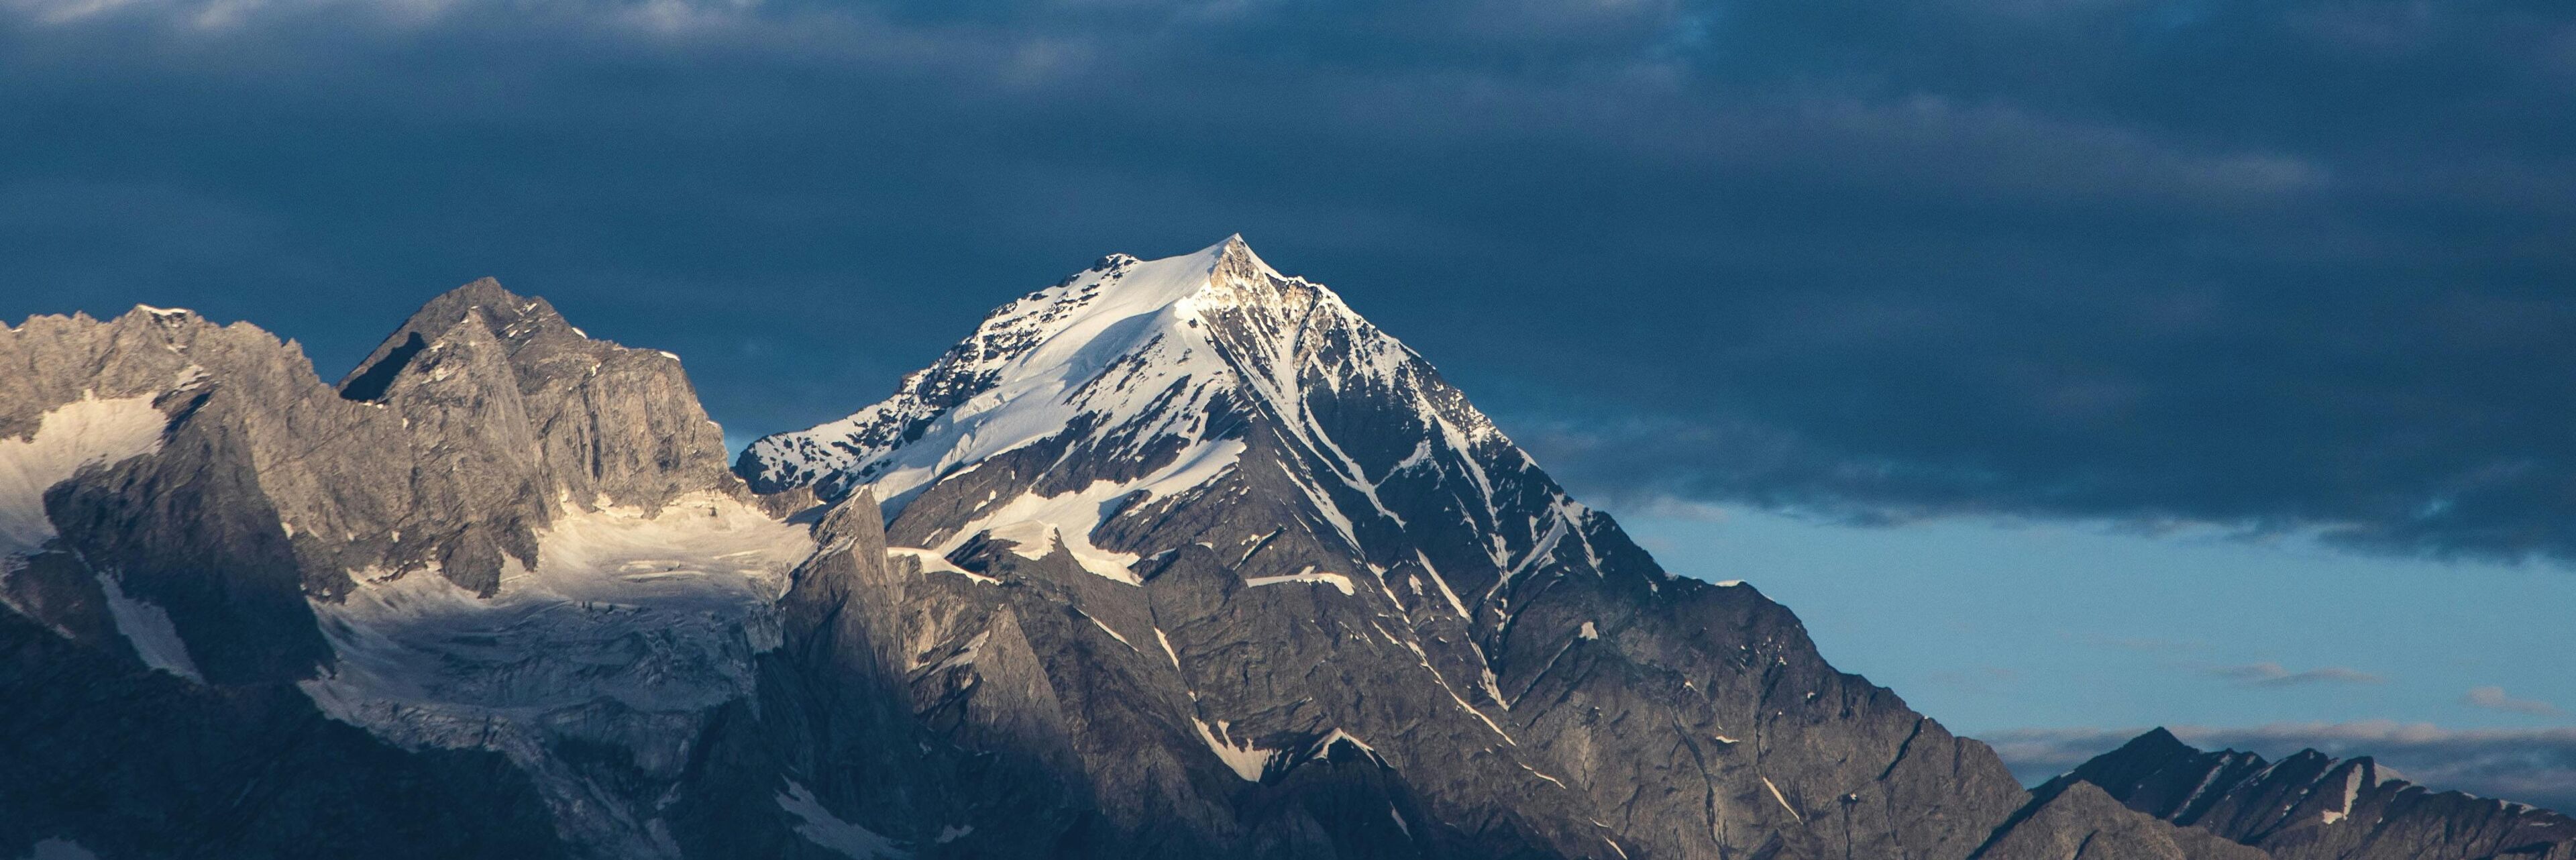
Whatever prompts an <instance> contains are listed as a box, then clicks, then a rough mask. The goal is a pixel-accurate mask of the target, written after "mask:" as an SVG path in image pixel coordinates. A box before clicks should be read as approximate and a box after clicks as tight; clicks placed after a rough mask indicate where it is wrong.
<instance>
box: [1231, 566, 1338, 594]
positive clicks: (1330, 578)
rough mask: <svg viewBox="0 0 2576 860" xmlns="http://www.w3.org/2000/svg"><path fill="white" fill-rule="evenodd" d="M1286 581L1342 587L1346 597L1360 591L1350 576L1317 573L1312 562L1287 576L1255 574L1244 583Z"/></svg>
mask: <svg viewBox="0 0 2576 860" xmlns="http://www.w3.org/2000/svg"><path fill="white" fill-rule="evenodd" d="M1286 582H1312V583H1320V584H1323V585H1330V586H1332V587H1334V588H1337V589H1341V592H1342V595H1343V596H1345V597H1352V596H1357V595H1358V594H1359V591H1358V590H1357V589H1356V588H1354V587H1352V585H1351V578H1350V577H1347V576H1343V575H1341V574H1338V573H1316V572H1315V566H1314V565H1311V564H1310V565H1307V566H1306V569H1305V570H1301V571H1298V572H1296V573H1292V574H1288V575H1286V576H1255V577H1251V578H1248V579H1245V580H1244V581H1243V584H1244V585H1245V586H1246V587H1252V588H1258V587H1260V586H1264V585H1278V584H1280V583H1286Z"/></svg>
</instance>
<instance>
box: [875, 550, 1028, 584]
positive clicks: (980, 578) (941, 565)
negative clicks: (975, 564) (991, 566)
mask: <svg viewBox="0 0 2576 860" xmlns="http://www.w3.org/2000/svg"><path fill="white" fill-rule="evenodd" d="M886 555H888V556H892V557H896V558H909V559H912V560H913V561H917V562H920V563H921V572H923V573H953V574H956V575H958V576H962V577H965V578H967V579H968V580H971V581H974V582H980V583H983V584H985V585H999V584H1001V582H1002V581H1001V580H998V579H994V578H992V577H989V576H985V575H983V574H980V573H976V572H974V571H971V570H967V569H965V568H962V567H958V566H957V564H956V563H955V562H952V561H949V560H948V556H945V555H941V554H939V553H938V552H935V551H932V550H926V549H922V548H919V547H909V546H890V547H886Z"/></svg>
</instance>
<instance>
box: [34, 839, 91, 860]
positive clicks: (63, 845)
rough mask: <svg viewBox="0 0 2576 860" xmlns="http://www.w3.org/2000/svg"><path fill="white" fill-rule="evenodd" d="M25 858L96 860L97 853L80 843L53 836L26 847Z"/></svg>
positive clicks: (37, 859) (41, 859) (40, 859)
mask: <svg viewBox="0 0 2576 860" xmlns="http://www.w3.org/2000/svg"><path fill="white" fill-rule="evenodd" d="M28 850H29V851H30V852H32V853H30V854H28V855H27V860H98V855H97V854H96V853H94V852H92V851H90V850H89V849H88V848H85V847H82V846H81V844H80V843H78V842H74V841H71V840H69V839H64V838H61V837H55V838H52V839H44V840H39V841H37V843H36V844H35V845H34V846H33V847H31V848H29V849H28Z"/></svg>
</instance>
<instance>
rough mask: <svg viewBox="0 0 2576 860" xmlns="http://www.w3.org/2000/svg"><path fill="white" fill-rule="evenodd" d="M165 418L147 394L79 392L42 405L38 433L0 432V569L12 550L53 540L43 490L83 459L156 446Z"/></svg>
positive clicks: (115, 457) (6, 566) (8, 565)
mask: <svg viewBox="0 0 2576 860" xmlns="http://www.w3.org/2000/svg"><path fill="white" fill-rule="evenodd" d="M168 425H169V419H168V418H167V417H164V416H163V415H162V414H161V411H160V410H158V409H154V408H152V398H150V397H119V398H113V399H109V400H100V399H98V398H96V397H94V396H92V395H89V394H83V395H82V396H81V399H79V400H74V401H72V402H70V403H65V404H63V405H61V406H56V407H54V408H52V409H49V410H46V411H45V414H44V416H43V417H42V418H40V419H38V424H37V426H36V435H35V436H33V437H31V438H27V439H0V575H5V574H7V573H8V572H10V571H13V570H15V569H16V567H17V565H18V557H19V556H23V555H27V554H30V553H33V552H35V551H36V550H38V549H39V548H42V547H43V546H44V545H45V542H46V541H49V540H53V539H54V535H55V534H56V532H55V531H54V524H53V521H52V520H49V519H47V518H46V517H45V491H46V490H50V489H53V487H54V485H55V484H59V483H62V482H63V481H65V480H69V479H70V478H71V476H72V475H74V474H77V473H78V472H80V470H81V469H82V468H83V467H86V466H93V465H96V466H108V465H114V464H116V463H120V462H124V461H126V460H130V459H133V458H135V457H140V456H143V455H145V454H149V453H152V452H154V451H158V450H160V449H161V432H162V430H163V429H164V428H165V427H167V426H168Z"/></svg>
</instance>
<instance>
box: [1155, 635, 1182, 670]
mask: <svg viewBox="0 0 2576 860" xmlns="http://www.w3.org/2000/svg"><path fill="white" fill-rule="evenodd" d="M1154 641H1156V642H1160V643H1163V656H1165V657H1170V658H1172V668H1174V669H1178V668H1181V652H1178V651H1174V650H1172V637H1169V636H1165V635H1163V628H1160V627H1156V628H1154Z"/></svg>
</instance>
